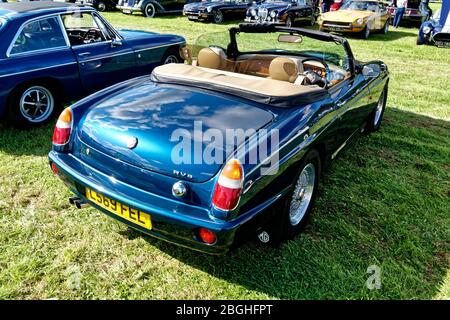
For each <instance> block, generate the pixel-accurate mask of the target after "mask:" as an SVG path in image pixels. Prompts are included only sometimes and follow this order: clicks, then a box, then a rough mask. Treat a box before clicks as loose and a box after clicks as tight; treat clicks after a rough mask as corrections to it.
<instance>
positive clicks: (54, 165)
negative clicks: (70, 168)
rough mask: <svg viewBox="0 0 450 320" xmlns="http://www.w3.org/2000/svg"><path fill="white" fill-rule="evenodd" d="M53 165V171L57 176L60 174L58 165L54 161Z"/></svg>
mask: <svg viewBox="0 0 450 320" xmlns="http://www.w3.org/2000/svg"><path fill="white" fill-rule="evenodd" d="M51 167H52V171H53V173H54V175H55V176H57V175H58V174H59V170H58V167H57V166H56V164H54V163H53V162H52V164H51Z"/></svg>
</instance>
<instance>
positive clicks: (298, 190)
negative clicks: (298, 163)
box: [289, 163, 316, 226]
mask: <svg viewBox="0 0 450 320" xmlns="http://www.w3.org/2000/svg"><path fill="white" fill-rule="evenodd" d="M315 183H316V168H315V167H314V164H313V163H308V164H307V165H306V166H305V167H304V168H303V170H302V172H301V173H300V176H299V177H298V180H297V184H296V185H295V190H294V193H293V195H292V199H291V204H290V207H289V222H290V223H291V225H292V226H296V225H298V224H299V223H300V221H302V219H303V217H304V216H305V214H306V211H307V210H308V208H309V205H310V203H311V200H312V196H313V193H314V187H315Z"/></svg>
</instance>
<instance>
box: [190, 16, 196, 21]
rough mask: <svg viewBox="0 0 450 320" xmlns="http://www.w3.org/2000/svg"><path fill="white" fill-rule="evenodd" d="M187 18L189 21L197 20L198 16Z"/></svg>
mask: <svg viewBox="0 0 450 320" xmlns="http://www.w3.org/2000/svg"><path fill="white" fill-rule="evenodd" d="M188 18H189V19H191V20H198V16H188Z"/></svg>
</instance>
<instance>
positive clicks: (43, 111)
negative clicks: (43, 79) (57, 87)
mask: <svg viewBox="0 0 450 320" xmlns="http://www.w3.org/2000/svg"><path fill="white" fill-rule="evenodd" d="M19 104H20V105H19V107H20V113H21V114H22V116H23V117H24V118H25V119H26V120H27V121H29V122H32V123H39V122H43V121H45V120H47V119H48V117H49V116H50V115H51V114H52V112H53V108H54V107H55V100H54V98H53V95H52V94H51V92H50V91H49V90H47V89H46V88H44V87H41V86H33V87H31V88H29V89H27V90H26V91H25V92H24V93H23V94H22V96H21V98H20V101H19Z"/></svg>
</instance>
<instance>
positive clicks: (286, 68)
mask: <svg viewBox="0 0 450 320" xmlns="http://www.w3.org/2000/svg"><path fill="white" fill-rule="evenodd" d="M302 69H303V67H302ZM302 71H303V70H302ZM298 74H299V67H298V64H297V63H296V62H294V61H293V60H292V59H290V58H285V57H277V58H275V59H273V60H272V62H271V63H270V66H269V78H270V79H274V80H280V81H287V82H290V83H294V82H295V80H296V79H297V76H298Z"/></svg>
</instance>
